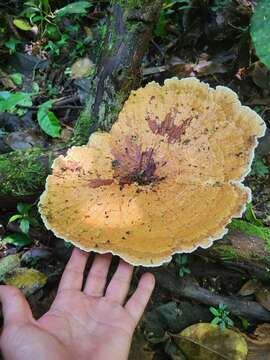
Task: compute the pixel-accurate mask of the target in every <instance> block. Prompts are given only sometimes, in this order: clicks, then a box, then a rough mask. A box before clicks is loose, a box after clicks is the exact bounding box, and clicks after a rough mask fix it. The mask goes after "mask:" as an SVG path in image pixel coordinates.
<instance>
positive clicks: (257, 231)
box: [230, 219, 270, 252]
mask: <svg viewBox="0 0 270 360" xmlns="http://www.w3.org/2000/svg"><path fill="white" fill-rule="evenodd" d="M230 229H233V230H240V231H243V232H244V233H246V234H247V235H250V236H258V237H259V238H260V239H262V240H264V241H265V249H266V250H267V251H269V252H270V229H269V228H267V227H264V226H258V225H255V224H251V223H249V222H247V221H245V220H235V219H234V220H233V221H232V222H231V224H230Z"/></svg>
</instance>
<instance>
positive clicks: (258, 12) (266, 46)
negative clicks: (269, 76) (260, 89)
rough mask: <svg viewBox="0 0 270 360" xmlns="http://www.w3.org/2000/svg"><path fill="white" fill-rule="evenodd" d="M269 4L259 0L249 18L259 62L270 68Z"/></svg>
mask: <svg viewBox="0 0 270 360" xmlns="http://www.w3.org/2000/svg"><path fill="white" fill-rule="evenodd" d="M269 29H270V6H269V0H260V1H259V2H258V5H257V6H256V9H255V12H254V14H253V17H252V20H251V36H252V40H253V43H254V46H255V49H256V53H257V55H258V57H259V58H260V60H261V62H262V63H264V64H265V65H266V66H267V67H268V68H269V69H270V31H269Z"/></svg>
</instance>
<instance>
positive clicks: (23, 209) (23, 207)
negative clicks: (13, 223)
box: [17, 202, 33, 215]
mask: <svg viewBox="0 0 270 360" xmlns="http://www.w3.org/2000/svg"><path fill="white" fill-rule="evenodd" d="M31 207H33V204H26V203H21V202H19V203H18V204H17V210H18V211H19V212H20V213H21V214H23V215H25V214H27V213H28V211H29V210H30V209H31Z"/></svg>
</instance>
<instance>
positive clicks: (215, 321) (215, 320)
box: [211, 317, 221, 325]
mask: <svg viewBox="0 0 270 360" xmlns="http://www.w3.org/2000/svg"><path fill="white" fill-rule="evenodd" d="M220 322H221V319H220V318H219V317H215V318H214V319H213V320H212V321H211V324H213V325H218V324H219V323H220Z"/></svg>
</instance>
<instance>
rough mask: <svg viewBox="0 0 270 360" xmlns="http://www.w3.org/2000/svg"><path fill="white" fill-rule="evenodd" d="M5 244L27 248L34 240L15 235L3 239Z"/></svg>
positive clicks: (25, 236) (18, 234)
mask: <svg viewBox="0 0 270 360" xmlns="http://www.w3.org/2000/svg"><path fill="white" fill-rule="evenodd" d="M2 242H3V243H4V244H13V245H16V246H25V245H29V244H31V243H32V240H31V239H30V238H29V237H28V236H27V235H25V234H20V233H14V234H10V235H7V236H5V237H4V238H3V240H2Z"/></svg>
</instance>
